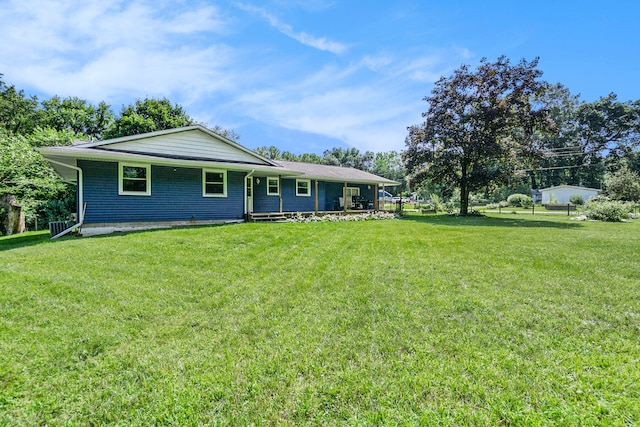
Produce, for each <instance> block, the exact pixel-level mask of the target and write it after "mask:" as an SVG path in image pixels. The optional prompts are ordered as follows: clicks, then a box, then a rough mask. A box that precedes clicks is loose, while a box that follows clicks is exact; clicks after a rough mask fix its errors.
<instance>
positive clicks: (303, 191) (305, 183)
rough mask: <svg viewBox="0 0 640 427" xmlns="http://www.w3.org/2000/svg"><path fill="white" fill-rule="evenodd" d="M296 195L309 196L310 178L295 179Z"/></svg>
mask: <svg viewBox="0 0 640 427" xmlns="http://www.w3.org/2000/svg"><path fill="white" fill-rule="evenodd" d="M296 196H305V197H310V196H311V180H310V179H296Z"/></svg>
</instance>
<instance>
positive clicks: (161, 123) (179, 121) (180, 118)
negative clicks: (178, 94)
mask: <svg viewBox="0 0 640 427" xmlns="http://www.w3.org/2000/svg"><path fill="white" fill-rule="evenodd" d="M193 124H195V121H194V120H193V119H192V118H191V117H190V116H189V115H188V114H187V113H186V112H185V111H184V109H183V108H182V107H181V106H180V105H178V104H175V105H174V104H172V103H171V101H169V100H168V99H166V98H163V99H152V98H146V99H144V100H137V101H136V102H135V104H133V105H129V106H127V107H123V108H122V111H121V112H120V117H118V118H117V119H116V120H115V121H114V123H113V125H112V126H111V127H110V128H109V129H107V131H106V132H105V135H104V136H105V139H110V138H118V137H121V136H129V135H140V134H143V133H147V132H154V131H158V130H165V129H173V128H179V127H183V126H190V125H193Z"/></svg>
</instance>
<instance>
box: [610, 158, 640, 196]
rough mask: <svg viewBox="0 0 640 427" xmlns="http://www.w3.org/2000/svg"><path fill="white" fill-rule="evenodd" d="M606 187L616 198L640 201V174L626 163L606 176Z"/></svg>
mask: <svg viewBox="0 0 640 427" xmlns="http://www.w3.org/2000/svg"><path fill="white" fill-rule="evenodd" d="M604 189H605V192H606V194H607V196H609V197H610V198H612V199H614V200H628V201H633V202H638V201H640V175H638V173H637V172H634V171H632V170H630V169H629V168H628V167H627V166H626V165H625V166H622V167H621V168H620V169H618V170H617V171H616V172H614V173H607V174H606V175H605V177H604Z"/></svg>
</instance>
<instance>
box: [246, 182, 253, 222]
mask: <svg viewBox="0 0 640 427" xmlns="http://www.w3.org/2000/svg"><path fill="white" fill-rule="evenodd" d="M246 182H247V183H246V188H247V190H246V195H247V212H246V213H251V212H253V178H252V177H250V176H249V177H247V179H246Z"/></svg>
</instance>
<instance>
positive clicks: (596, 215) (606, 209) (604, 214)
mask: <svg viewBox="0 0 640 427" xmlns="http://www.w3.org/2000/svg"><path fill="white" fill-rule="evenodd" d="M632 209H633V205H632V204H631V203H625V202H619V201H615V200H604V201H598V200H596V201H593V200H592V199H590V200H589V201H588V202H587V206H586V209H585V215H586V216H587V218H589V219H594V220H598V221H607V222H620V221H622V220H624V219H627V218H629V217H630V216H631V211H632Z"/></svg>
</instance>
